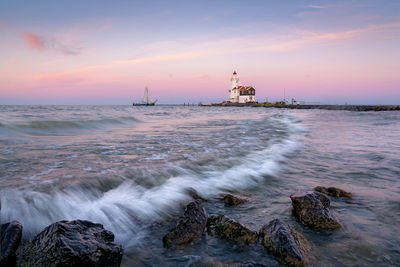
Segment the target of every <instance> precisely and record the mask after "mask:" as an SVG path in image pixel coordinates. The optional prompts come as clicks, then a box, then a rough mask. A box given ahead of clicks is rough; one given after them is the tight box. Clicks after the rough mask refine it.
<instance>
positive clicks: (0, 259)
mask: <svg viewBox="0 0 400 267" xmlns="http://www.w3.org/2000/svg"><path fill="white" fill-rule="evenodd" d="M21 236H22V224H21V223H19V222H17V221H12V222H9V223H5V224H1V225H0V266H11V265H14V264H15V251H16V250H17V248H18V246H19V243H20V242H21Z"/></svg>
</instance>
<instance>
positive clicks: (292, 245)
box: [259, 219, 311, 266]
mask: <svg viewBox="0 0 400 267" xmlns="http://www.w3.org/2000/svg"><path fill="white" fill-rule="evenodd" d="M259 233H260V236H261V237H262V241H261V242H262V245H263V246H264V247H265V248H266V249H267V250H268V251H269V252H270V253H271V254H272V255H274V256H275V257H276V258H277V259H278V260H279V261H280V262H282V263H283V264H287V265H290V266H305V265H307V264H309V263H310V260H309V253H310V251H311V245H310V243H309V242H308V240H307V239H306V238H305V237H304V236H303V235H302V234H300V233H299V232H297V231H296V230H294V229H292V228H291V227H290V226H289V225H287V224H286V223H284V222H283V221H282V220H280V219H274V220H272V221H270V222H269V223H268V224H266V225H264V226H263V227H262V228H261V229H260V232H259Z"/></svg>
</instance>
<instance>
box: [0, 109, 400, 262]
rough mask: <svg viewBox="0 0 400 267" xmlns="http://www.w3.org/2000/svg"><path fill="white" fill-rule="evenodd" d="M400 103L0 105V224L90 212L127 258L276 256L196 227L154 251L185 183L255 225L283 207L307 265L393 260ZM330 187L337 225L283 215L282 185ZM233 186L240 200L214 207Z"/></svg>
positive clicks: (399, 246)
mask: <svg viewBox="0 0 400 267" xmlns="http://www.w3.org/2000/svg"><path fill="white" fill-rule="evenodd" d="M399 177H400V112H396V111H393V112H349V111H324V110H282V109H267V108H252V107H242V108H239V107H182V106H154V107H131V106H0V200H1V211H0V221H1V223H4V222H7V221H10V220H18V221H20V222H21V223H22V224H23V227H24V239H30V238H32V237H33V236H34V235H36V234H37V233H39V232H40V231H41V230H42V229H43V228H44V227H46V226H47V225H49V224H51V223H53V222H55V221H59V220H74V219H86V220H90V221H93V222H96V223H101V224H103V225H104V227H105V228H106V229H108V230H111V231H113V232H114V234H115V236H116V241H117V242H120V243H122V244H123V247H124V249H125V254H124V258H123V265H125V266H151V265H162V266H206V265H212V264H216V263H228V262H249V261H252V262H258V263H263V264H266V265H268V266H278V265H279V264H278V263H277V262H276V261H275V260H274V258H273V257H272V256H270V255H268V254H267V253H265V251H264V250H263V248H262V247H261V246H260V245H255V246H249V247H242V246H238V245H236V244H234V243H231V242H229V241H226V240H220V239H218V238H214V237H210V236H208V235H205V236H203V238H202V239H201V240H199V241H198V242H196V243H193V244H191V245H189V246H187V247H185V248H183V249H179V250H166V249H164V248H163V246H162V236H163V235H164V234H166V233H167V231H168V229H170V228H171V227H172V226H173V225H174V223H175V220H176V218H177V216H179V215H180V214H182V212H183V209H184V207H185V205H186V204H187V203H188V202H190V201H191V198H190V196H189V195H188V193H187V190H188V189H190V188H192V189H195V190H196V191H197V192H198V194H199V195H201V196H202V197H204V198H207V199H208V201H207V202H206V203H204V207H205V208H206V210H207V212H208V214H226V215H228V216H230V217H232V218H234V219H236V220H238V221H240V222H242V223H244V224H247V225H248V226H249V227H250V228H252V229H254V230H258V229H259V228H260V227H261V226H262V225H264V224H266V223H268V222H269V221H270V220H272V219H273V218H281V219H283V220H284V221H286V222H287V223H289V224H290V225H292V226H293V227H294V228H296V229H297V230H299V231H300V232H302V233H303V234H304V235H305V236H306V237H307V238H308V239H309V240H310V241H311V242H312V244H313V251H314V256H315V258H316V265H317V266H318V265H319V266H343V265H346V266H347V265H360V266H393V265H398V264H399V262H400V235H398V229H400V182H399ZM317 185H322V186H336V187H340V188H342V189H344V190H346V191H350V192H352V193H353V194H354V198H353V199H351V200H347V199H332V203H331V204H332V209H333V210H334V212H335V213H336V215H337V217H338V218H339V220H340V221H341V223H342V225H343V227H342V228H341V229H339V230H336V231H334V232H316V231H312V230H310V229H308V228H307V227H305V226H303V225H302V224H300V223H299V222H298V221H297V220H296V218H294V217H293V215H292V213H291V212H292V208H291V202H290V199H289V196H290V194H292V193H294V192H296V191H298V190H311V189H312V188H313V187H315V186H317ZM226 192H234V193H237V194H239V195H244V196H246V197H248V198H249V199H250V201H249V202H248V203H246V204H244V205H242V206H239V207H226V206H224V205H223V204H222V203H221V202H220V201H219V200H218V199H217V198H218V196H219V195H220V194H223V193H226Z"/></svg>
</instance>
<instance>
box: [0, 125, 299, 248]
mask: <svg viewBox="0 0 400 267" xmlns="http://www.w3.org/2000/svg"><path fill="white" fill-rule="evenodd" d="M277 120H278V121H279V123H284V124H287V125H288V126H289V127H290V132H292V133H291V134H289V137H288V138H287V139H285V140H275V143H273V144H270V145H269V146H268V147H267V148H266V149H264V150H262V151H255V152H252V153H249V154H248V155H247V156H246V157H245V158H241V159H240V161H239V162H240V164H236V165H233V166H232V167H231V168H228V169H225V170H210V168H205V169H204V171H203V172H200V173H199V172H197V173H196V172H194V171H191V170H189V169H183V168H181V167H177V169H179V170H180V173H182V174H181V175H179V176H175V177H170V178H169V179H167V180H166V181H165V182H164V183H163V184H162V185H160V186H157V187H153V188H151V189H147V188H144V187H141V186H139V185H137V184H134V183H133V182H132V181H127V182H124V183H122V184H121V185H120V186H118V187H116V188H114V189H112V190H109V191H107V192H103V193H102V192H99V191H97V190H95V189H91V190H87V189H83V188H74V189H70V190H68V191H57V192H52V193H51V194H47V193H41V192H34V191H19V190H16V189H14V190H3V191H2V192H0V193H1V194H0V198H1V202H2V210H1V220H2V222H4V221H7V220H19V221H21V222H22V223H23V225H24V230H25V231H28V232H29V233H31V234H34V233H37V232H39V231H40V230H41V229H43V228H44V227H46V226H47V225H49V224H50V223H53V222H55V221H58V220H73V219H86V220H90V221H93V222H96V223H102V224H103V225H104V227H105V228H106V229H108V230H111V231H113V232H114V233H115V235H116V239H117V241H118V242H121V243H123V244H124V245H132V242H136V241H137V240H138V239H137V238H138V236H140V234H143V233H144V232H143V231H145V227H146V225H148V223H151V222H154V221H156V220H158V219H162V218H165V217H166V216H169V215H171V214H172V213H174V212H176V211H177V210H178V207H179V206H180V205H181V204H182V203H187V202H188V201H189V200H190V197H189V196H188V195H187V193H186V190H187V189H188V188H193V189H195V190H196V191H197V192H198V193H199V194H200V195H201V196H203V197H206V198H209V197H213V196H215V195H217V194H219V193H221V192H222V191H226V190H242V189H247V188H250V187H253V186H257V184H258V183H260V182H261V181H263V179H264V176H265V175H270V176H275V175H277V174H278V172H279V171H280V169H281V162H283V161H285V159H286V155H287V154H288V153H290V152H292V151H294V150H295V149H297V147H298V143H297V141H296V135H295V133H296V132H297V131H299V129H300V128H298V127H297V126H296V125H295V124H294V123H293V121H291V120H290V119H287V118H286V117H283V118H279V119H277Z"/></svg>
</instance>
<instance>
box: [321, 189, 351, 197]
mask: <svg viewBox="0 0 400 267" xmlns="http://www.w3.org/2000/svg"><path fill="white" fill-rule="evenodd" d="M314 190H315V191H317V192H320V193H323V194H326V195H328V196H332V197H347V198H352V197H353V194H352V193H348V192H346V191H344V190H342V189H340V188H336V187H328V188H327V187H323V186H317V187H315V188H314Z"/></svg>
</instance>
